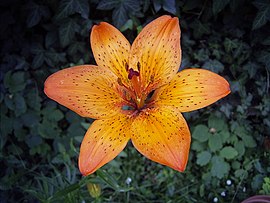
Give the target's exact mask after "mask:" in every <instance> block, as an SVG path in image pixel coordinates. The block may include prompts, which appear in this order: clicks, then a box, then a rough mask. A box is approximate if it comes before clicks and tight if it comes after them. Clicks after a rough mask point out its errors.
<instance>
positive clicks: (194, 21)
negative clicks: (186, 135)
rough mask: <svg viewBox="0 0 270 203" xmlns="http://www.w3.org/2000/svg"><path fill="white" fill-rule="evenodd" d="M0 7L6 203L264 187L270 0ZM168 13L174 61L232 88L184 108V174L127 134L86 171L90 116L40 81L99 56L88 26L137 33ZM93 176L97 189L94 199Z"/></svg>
mask: <svg viewBox="0 0 270 203" xmlns="http://www.w3.org/2000/svg"><path fill="white" fill-rule="evenodd" d="M0 7H1V12H0V19H1V21H0V30H1V31H0V43H1V52H0V54H1V64H0V65H1V66H0V67H1V69H0V71H1V74H0V80H1V84H0V89H1V93H0V102H1V106H0V109H1V111H0V114H1V135H0V146H1V153H0V157H1V161H0V163H1V169H2V170H1V173H0V174H1V175H0V189H1V192H0V199H1V202H37V201H39V202H60V201H62V202H82V201H83V200H85V201H86V202H91V201H96V202H212V201H213V199H214V198H215V197H217V198H218V199H219V202H241V201H242V200H243V199H245V198H247V197H249V196H252V195H255V194H259V193H260V194H269V178H267V176H268V177H269V176H270V167H269V157H270V153H269V150H270V96H269V91H270V90H269V89H270V82H269V81H270V37H269V36H270V23H269V21H270V2H269V0H253V1H252V0H249V1H244V0H225V1H224V0H209V1H200V0H189V1H174V0H157V1H150V0H147V1H141V0H101V1H97V0H92V1H90V0H61V1H54V0H47V1H46V0H42V1H38V0H31V1H26V0H25V1H21V0H10V1H1V3H0ZM163 14H170V15H176V16H178V17H179V18H180V24H181V31H182V36H181V39H182V40H181V45H182V53H183V59H182V65H181V68H184V67H204V68H206V69H209V70H212V71H214V72H216V73H219V74H220V75H222V76H224V77H226V78H227V79H228V81H229V82H230V84H231V90H232V93H231V94H230V95H229V96H228V97H226V98H225V99H223V100H221V101H220V102H218V103H217V104H213V105H212V106H210V107H207V108H205V109H202V110H199V111H195V112H192V113H187V114H185V116H186V118H187V120H188V123H189V126H190V128H191V131H192V138H193V139H192V146H191V152H190V159H189V163H188V166H187V169H186V171H185V172H184V173H179V172H176V171H173V170H171V169H169V168H167V167H164V166H161V165H158V164H156V163H153V162H151V161H149V160H147V159H146V158H144V157H142V156H141V155H140V154H138V152H137V151H136V150H135V149H134V148H133V147H132V146H131V144H129V145H128V146H127V148H126V149H125V150H124V151H123V152H122V153H121V154H120V155H119V156H118V157H117V158H116V159H115V160H113V161H112V162H110V163H109V164H107V165H106V166H104V167H103V168H102V169H101V170H99V171H98V172H97V173H96V174H95V175H91V176H90V177H85V178H83V177H82V176H81V175H80V173H79V171H78V165H77V160H78V154H79V146H80V143H81V140H82V139H83V136H84V134H85V131H86V129H87V128H88V127H89V125H90V124H91V122H92V120H91V119H83V118H81V117H79V116H78V115H76V114H75V113H73V112H71V111H69V110H68V109H66V108H64V107H63V106H60V105H58V104H57V103H56V102H54V101H52V100H50V99H48V98H47V97H46V96H45V94H44V93H43V84H44V81H45V79H46V78H47V77H48V76H49V75H50V74H52V73H53V72H56V71H57V70H59V69H62V68H66V67H69V66H72V65H75V64H89V63H91V64H94V63H95V61H94V58H93V56H92V54H91V50H90V46H89V33H90V30H91V27H92V25H93V24H96V23H98V22H101V21H107V22H109V23H111V24H113V25H115V26H116V27H118V28H119V29H121V31H123V33H124V35H125V36H126V37H127V38H128V39H129V40H130V41H133V40H134V39H135V37H136V35H137V33H138V32H139V31H140V30H141V29H142V27H143V26H145V25H146V23H148V22H149V21H151V20H153V19H154V18H156V17H158V16H161V15H163ZM128 178H131V182H130V181H127V179H128ZM90 182H92V183H97V184H100V185H101V187H102V194H101V196H100V197H99V198H98V199H96V200H94V199H93V198H92V197H91V196H90V195H89V192H88V191H87V187H86V184H88V183H90ZM223 192H224V193H223ZM223 194H225V196H224V195H223Z"/></svg>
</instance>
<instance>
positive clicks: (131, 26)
mask: <svg viewBox="0 0 270 203" xmlns="http://www.w3.org/2000/svg"><path fill="white" fill-rule="evenodd" d="M128 29H129V30H132V29H133V21H132V20H131V19H129V20H128V21H127V22H126V23H125V24H124V25H123V26H122V27H121V29H120V31H121V32H124V31H126V30H128Z"/></svg>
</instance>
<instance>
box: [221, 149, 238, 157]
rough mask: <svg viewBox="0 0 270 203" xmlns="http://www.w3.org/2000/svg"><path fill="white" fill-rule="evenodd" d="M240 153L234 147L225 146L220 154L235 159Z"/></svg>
mask: <svg viewBox="0 0 270 203" xmlns="http://www.w3.org/2000/svg"><path fill="white" fill-rule="evenodd" d="M237 155H238V152H237V151H236V150H235V149H234V148H233V147H224V148H223V149H222V150H221V151H220V156H221V157H223V158H225V159H233V158H235V157H236V156H237Z"/></svg>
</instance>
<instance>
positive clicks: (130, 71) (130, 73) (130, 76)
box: [128, 68, 140, 80]
mask: <svg viewBox="0 0 270 203" xmlns="http://www.w3.org/2000/svg"><path fill="white" fill-rule="evenodd" d="M139 75H140V74H139V72H138V71H135V70H133V68H130V69H129V70H128V79H130V80H131V79H132V78H133V76H139Z"/></svg>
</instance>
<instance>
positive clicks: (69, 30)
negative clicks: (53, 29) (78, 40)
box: [59, 19, 79, 47]
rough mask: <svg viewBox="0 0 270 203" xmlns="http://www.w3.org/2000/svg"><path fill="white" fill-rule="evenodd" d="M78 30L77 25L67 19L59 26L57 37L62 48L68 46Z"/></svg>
mask: <svg viewBox="0 0 270 203" xmlns="http://www.w3.org/2000/svg"><path fill="white" fill-rule="evenodd" d="M78 29H79V26H78V24H77V23H76V22H75V21H74V20H72V19H67V20H66V21H65V22H64V23H63V24H61V26H60V29H59V37H60V43H61V45H62V46H63V47H65V46H67V45H68V44H70V42H71V41H72V40H73V38H74V36H75V33H76V32H77V31H78Z"/></svg>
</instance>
